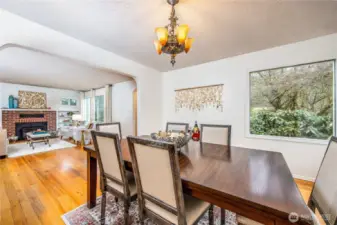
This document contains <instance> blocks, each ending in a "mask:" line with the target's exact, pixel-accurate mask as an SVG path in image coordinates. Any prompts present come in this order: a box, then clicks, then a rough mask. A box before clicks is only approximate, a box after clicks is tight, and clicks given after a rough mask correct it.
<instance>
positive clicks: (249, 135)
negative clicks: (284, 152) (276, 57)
mask: <svg viewBox="0 0 337 225" xmlns="http://www.w3.org/2000/svg"><path fill="white" fill-rule="evenodd" d="M323 62H332V63H333V77H332V79H333V82H332V85H333V97H334V99H333V116H332V117H333V134H332V135H333V136H336V127H337V120H336V114H337V113H336V106H337V104H336V101H337V91H336V89H337V88H336V72H337V67H336V59H326V60H319V61H311V62H307V63H299V64H293V65H286V66H280V67H273V68H268V69H259V70H253V71H249V72H248V94H247V95H248V107H247V109H246V110H247V115H248V117H246V118H247V121H246V128H247V129H246V132H245V133H246V137H247V138H253V139H265V140H277V141H289V142H300V143H313V144H322V145H323V144H324V145H326V144H327V143H328V142H329V139H330V138H327V139H326V140H324V139H312V138H306V137H284V136H272V135H258V134H252V133H251V132H250V124H251V123H250V118H251V105H252V102H251V101H252V99H251V84H252V80H251V74H252V73H256V72H261V71H266V70H275V69H283V68H288V67H295V66H305V65H310V64H316V63H323Z"/></svg>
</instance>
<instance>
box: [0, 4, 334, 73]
mask: <svg viewBox="0 0 337 225" xmlns="http://www.w3.org/2000/svg"><path fill="white" fill-rule="evenodd" d="M0 7H2V8H4V9H6V10H8V11H10V12H12V13H15V14H17V15H20V16H22V17H25V18H27V19H29V20H32V21H35V22H37V23H40V24H42V25H45V26H47V27H50V28H52V29H54V30H57V31H60V32H63V33H65V34H67V35H69V36H72V37H74V38H77V39H80V40H82V41H85V42H87V43H90V44H92V45H95V46H98V47H101V48H103V49H106V50H108V51H111V52H114V53H116V54H118V55H121V56H123V57H125V58H129V59H132V60H134V61H137V62H140V63H142V64H144V65H147V66H149V67H152V68H155V69H157V70H159V71H168V70H171V69H172V67H171V65H170V63H169V61H170V60H169V57H168V56H167V55H161V56H158V55H156V53H155V50H154V47H153V40H154V39H155V38H156V37H155V34H154V28H155V27H158V26H163V25H166V24H167V23H168V20H167V19H168V17H169V13H170V7H169V5H168V4H167V3H166V1H165V0H142V1H140V0H96V1H95V0H43V1H42V0H38V1H37V0H25V1H22V0H1V1H0ZM176 11H177V14H178V17H179V22H180V23H184V24H185V23H186V24H189V26H190V28H191V30H190V36H192V37H194V38H195V42H194V45H193V47H192V50H191V51H190V53H189V54H187V55H185V54H182V55H179V56H178V57H177V63H176V66H175V69H176V68H182V67H187V66H191V65H195V64H201V63H205V62H209V61H213V60H218V59H222V58H226V57H231V56H235V55H240V54H244V53H248V52H253V51H258V50H262V49H266V48H270V47H275V46H280V45H284V44H288V43H293V42H297V41H302V40H307V39H310V38H314V37H318V36H323V35H327V34H331V33H335V32H337V22H336V21H337V2H336V1H323V0H318V1H289V0H284V1H282V0H278V1H276V0H265V1H261V0H246V1H244V0H236V1H234V0H211V1H210V0H209V1H206V0H180V3H179V4H178V5H177V7H176Z"/></svg>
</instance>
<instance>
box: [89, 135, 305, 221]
mask: <svg viewBox="0 0 337 225" xmlns="http://www.w3.org/2000/svg"><path fill="white" fill-rule="evenodd" d="M121 146H122V155H123V159H124V161H125V162H126V163H127V164H130V165H131V157H130V153H129V149H128V146H127V142H126V140H122V142H121ZM85 150H87V151H88V153H90V154H91V157H95V150H94V148H93V146H86V147H85ZM179 161H180V162H179V163H180V175H181V179H182V183H183V187H184V192H186V193H188V194H191V195H192V196H195V197H197V198H200V199H203V200H205V201H209V202H211V203H213V204H215V205H218V206H220V207H223V208H225V209H228V210H231V211H234V212H236V213H238V214H240V215H242V216H246V217H248V218H251V219H254V220H256V221H258V222H262V223H264V224H289V223H290V222H289V221H288V216H289V214H290V213H294V212H295V213H297V214H298V215H300V216H302V217H304V218H305V217H309V216H310V211H309V209H308V207H307V205H306V203H305V202H304V200H303V198H302V196H301V193H300V192H299V190H298V188H297V185H296V183H295V181H294V179H293V177H292V175H291V173H290V170H289V168H288V166H287V163H286V162H285V159H284V157H283V155H282V154H281V153H278V152H269V151H262V150H254V149H247V148H240V147H234V146H232V147H231V148H230V149H229V148H228V146H224V145H215V144H208V143H202V144H201V143H199V142H194V141H190V142H189V143H188V145H187V146H186V147H183V148H182V149H181V152H180V154H179ZM130 165H129V167H131V166H130ZM298 223H299V224H307V223H309V222H308V221H307V220H305V219H302V220H299V221H298Z"/></svg>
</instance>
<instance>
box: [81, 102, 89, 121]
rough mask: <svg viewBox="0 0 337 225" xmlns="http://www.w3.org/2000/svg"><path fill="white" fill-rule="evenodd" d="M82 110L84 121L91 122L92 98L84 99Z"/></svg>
mask: <svg viewBox="0 0 337 225" xmlns="http://www.w3.org/2000/svg"><path fill="white" fill-rule="evenodd" d="M82 112H83V119H84V121H85V122H86V123H87V124H88V123H90V98H85V99H83V100H82Z"/></svg>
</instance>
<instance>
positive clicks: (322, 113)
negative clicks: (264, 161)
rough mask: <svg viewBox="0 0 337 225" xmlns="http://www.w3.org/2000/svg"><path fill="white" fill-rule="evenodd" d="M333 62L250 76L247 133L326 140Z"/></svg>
mask: <svg viewBox="0 0 337 225" xmlns="http://www.w3.org/2000/svg"><path fill="white" fill-rule="evenodd" d="M334 67H335V65H334V61H333V60H330V61H324V62H316V63H310V64H303V65H297V66H289V67H283V68H277V69H269V70H263V71H257V72H251V73H250V133H251V134H254V135H269V136H281V137H297V138H312V139H328V138H329V137H330V136H331V135H333V129H334V119H333V118H334V115H333V108H334V99H335V98H334V87H333V83H334V82H333V81H334Z"/></svg>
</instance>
